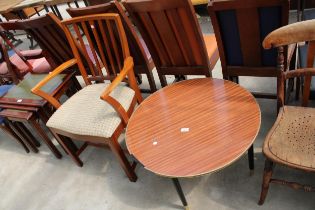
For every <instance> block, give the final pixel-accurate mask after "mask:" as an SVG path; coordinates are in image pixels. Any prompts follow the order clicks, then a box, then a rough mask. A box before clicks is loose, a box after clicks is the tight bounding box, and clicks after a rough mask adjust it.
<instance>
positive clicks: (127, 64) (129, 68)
mask: <svg viewBox="0 0 315 210" xmlns="http://www.w3.org/2000/svg"><path fill="white" fill-rule="evenodd" d="M133 66H134V63H133V58H132V57H128V58H126V59H125V61H124V67H123V69H122V70H121V71H120V73H119V75H118V76H117V77H116V78H115V79H114V81H112V83H111V84H110V85H109V86H108V87H107V88H106V89H105V90H104V92H103V93H102V95H101V99H102V100H104V101H106V102H107V103H109V104H110V105H111V106H112V107H113V108H114V109H115V110H116V112H117V113H118V114H119V115H120V118H121V119H122V121H123V122H124V124H125V125H127V123H128V120H129V116H128V114H127V111H126V110H125V109H124V108H123V107H122V105H121V104H120V103H119V102H118V101H117V100H116V99H114V98H113V97H111V96H110V94H111V92H112V91H113V90H114V89H115V88H116V87H117V86H118V85H119V84H120V83H121V82H122V81H123V80H124V79H125V78H126V76H127V75H128V81H129V85H130V86H131V87H132V89H133V90H134V91H135V96H136V98H137V100H138V103H140V102H141V101H142V96H141V93H140V90H139V87H138V86H137V83H136V78H135V75H134V72H133Z"/></svg>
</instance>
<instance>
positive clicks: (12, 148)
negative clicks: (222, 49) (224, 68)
mask: <svg viewBox="0 0 315 210" xmlns="http://www.w3.org/2000/svg"><path fill="white" fill-rule="evenodd" d="M203 20H204V19H203ZM202 25H203V24H202ZM205 27H206V26H205ZM205 27H202V28H203V31H204V32H208V31H207V30H209V29H207V28H205ZM207 27H209V28H210V30H211V27H210V26H207ZM19 47H20V46H19ZM213 75H214V77H215V78H222V75H221V66H220V62H218V64H217V65H216V67H215V70H214V73H213ZM155 76H156V74H155ZM144 78H145V77H144ZM168 79H169V81H171V80H172V79H173V78H172V77H169V78H168ZM156 83H157V85H159V82H158V78H157V77H156ZM240 84H241V85H242V86H244V87H245V88H247V89H249V90H259V91H269V92H275V88H276V83H275V80H273V79H269V78H265V79H261V78H259V79H257V78H256V79H255V78H241V79H240ZM141 87H145V88H148V83H147V80H146V79H144V82H143V84H142V85H141ZM258 103H259V105H260V108H261V112H262V124H261V129H260V133H259V135H258V137H257V139H256V141H255V144H254V145H255V173H254V175H253V176H249V169H248V160H247V155H246V154H244V156H243V157H242V158H240V159H239V160H238V161H236V162H235V163H234V164H232V165H231V166H229V167H227V168H225V169H223V170H221V171H219V172H217V173H213V174H209V175H206V176H202V177H196V178H190V179H180V181H181V183H182V186H183V190H184V192H185V194H186V197H187V200H188V202H189V205H190V209H191V210H208V209H213V210H232V209H238V210H253V209H259V210H264V209H273V210H278V209H286V210H289V209H292V210H306V209H315V199H314V194H313V193H305V192H303V191H295V190H292V189H289V188H287V187H282V186H279V185H271V187H270V190H269V194H268V197H267V199H266V202H265V204H264V205H263V206H258V205H257V201H258V198H259V194H260V187H261V182H262V172H263V165H264V157H263V154H262V151H261V146H262V143H263V141H264V138H265V136H266V134H267V132H268V130H269V129H270V128H271V126H272V124H273V122H274V120H275V119H276V101H275V100H267V99H264V100H258ZM123 138H124V137H123V135H122V136H121V140H122V144H124V141H123ZM58 148H59V149H60V150H61V148H60V146H58ZM61 151H62V150H61ZM81 158H82V160H83V162H84V167H82V168H79V167H77V166H76V165H75V164H74V163H73V162H72V160H71V159H70V158H69V157H68V156H67V155H66V154H64V153H63V158H62V159H61V160H57V159H56V158H55V157H54V156H53V155H52V154H51V152H50V151H49V150H48V148H47V147H46V145H44V144H42V146H41V147H40V153H39V154H34V153H30V154H26V153H25V152H24V150H23V149H22V148H21V147H19V145H17V144H16V142H14V141H12V140H11V139H10V138H9V137H8V136H6V135H4V134H3V133H2V132H1V133H0V210H103V209H104V210H105V209H106V210H139V209H143V210H144V209H156V210H172V209H174V210H175V209H182V206H181V202H180V200H179V198H178V196H177V194H176V191H175V189H174V187H173V185H172V182H171V180H169V179H167V178H163V177H159V176H157V175H155V174H153V173H151V172H149V171H146V170H145V169H144V168H143V167H141V166H138V167H137V169H136V173H137V175H138V177H139V178H138V181H137V182H136V183H131V182H129V180H128V179H127V177H126V176H125V175H124V173H123V171H122V169H121V168H120V166H119V164H118V161H116V159H115V158H114V156H113V154H112V153H111V152H110V151H109V150H103V149H98V148H93V147H89V148H88V149H87V150H86V151H85V152H84V153H83V154H82V156H81ZM275 177H280V178H284V177H285V178H287V179H288V180H299V181H300V182H302V183H307V184H313V185H315V179H314V178H315V177H314V174H311V173H309V174H306V173H302V172H300V171H296V170H291V169H287V168H284V167H276V169H275ZM313 199H314V200H313Z"/></svg>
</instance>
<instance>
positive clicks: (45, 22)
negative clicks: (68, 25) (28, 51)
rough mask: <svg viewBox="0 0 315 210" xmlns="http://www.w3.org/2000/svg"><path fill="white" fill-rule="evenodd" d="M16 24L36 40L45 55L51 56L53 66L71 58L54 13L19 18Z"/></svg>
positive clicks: (69, 49) (59, 23) (65, 39)
mask: <svg viewBox="0 0 315 210" xmlns="http://www.w3.org/2000/svg"><path fill="white" fill-rule="evenodd" d="M16 24H17V26H18V27H20V28H21V29H23V30H25V31H26V32H27V33H28V34H29V35H31V36H32V37H33V38H34V39H35V40H36V42H37V43H38V44H39V46H40V48H41V49H43V50H44V52H45V53H47V54H48V56H47V57H48V58H51V60H52V61H51V60H50V61H49V63H52V62H54V64H55V65H54V66H53V67H57V66H59V65H61V64H62V63H64V62H66V61H68V60H70V59H71V58H73V54H72V51H71V48H70V46H69V44H68V42H67V38H66V36H65V33H64V32H63V30H62V26H61V22H60V20H59V19H58V18H57V17H56V16H55V15H54V14H52V13H48V14H46V15H43V16H40V17H37V18H32V19H27V20H19V21H17V22H16ZM45 57H46V56H45Z"/></svg>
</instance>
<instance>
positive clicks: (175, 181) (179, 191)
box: [172, 178, 188, 209]
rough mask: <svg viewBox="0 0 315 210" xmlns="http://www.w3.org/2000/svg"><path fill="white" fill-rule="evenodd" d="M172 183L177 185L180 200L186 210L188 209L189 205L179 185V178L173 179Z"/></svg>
mask: <svg viewBox="0 0 315 210" xmlns="http://www.w3.org/2000/svg"><path fill="white" fill-rule="evenodd" d="M172 181H173V184H174V185H175V188H176V191H177V194H178V195H179V197H180V200H181V201H182V203H183V206H184V207H185V209H188V204H187V201H186V198H185V194H184V192H183V189H182V187H181V185H180V183H179V180H178V179H177V178H172Z"/></svg>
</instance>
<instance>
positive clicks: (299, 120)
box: [264, 106, 315, 169]
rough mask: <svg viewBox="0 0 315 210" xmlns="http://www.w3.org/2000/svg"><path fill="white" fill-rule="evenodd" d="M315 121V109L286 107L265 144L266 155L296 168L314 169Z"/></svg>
mask: <svg viewBox="0 0 315 210" xmlns="http://www.w3.org/2000/svg"><path fill="white" fill-rule="evenodd" d="M314 119H315V109H314V108H307V107H293V106H284V108H283V110H281V112H280V113H279V116H278V120H277V122H276V123H275V125H274V127H273V129H272V130H271V133H270V134H269V135H268V136H269V139H267V141H265V143H264V153H265V154H266V155H267V156H268V157H272V159H280V160H282V161H285V162H288V163H290V164H293V165H295V166H296V167H306V168H310V169H311V168H314V166H315V138H314V137H315V121H314ZM267 138H268V137H267Z"/></svg>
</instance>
